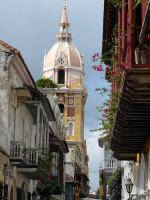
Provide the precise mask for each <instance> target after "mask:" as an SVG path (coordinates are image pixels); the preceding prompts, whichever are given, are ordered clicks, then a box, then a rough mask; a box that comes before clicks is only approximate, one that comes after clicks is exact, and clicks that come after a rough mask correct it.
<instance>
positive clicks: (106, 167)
mask: <svg viewBox="0 0 150 200" xmlns="http://www.w3.org/2000/svg"><path fill="white" fill-rule="evenodd" d="M99 146H100V147H101V148H103V152H104V153H103V166H102V168H101V169H100V170H99V183H100V187H99V195H100V199H102V200H104V199H107V198H108V197H109V193H108V180H109V178H110V177H111V176H112V173H113V172H114V170H115V169H117V167H120V163H119V161H118V160H117V159H115V158H114V157H113V152H112V150H111V149H110V144H109V142H108V141H107V139H106V135H103V136H101V137H100V138H99Z"/></svg>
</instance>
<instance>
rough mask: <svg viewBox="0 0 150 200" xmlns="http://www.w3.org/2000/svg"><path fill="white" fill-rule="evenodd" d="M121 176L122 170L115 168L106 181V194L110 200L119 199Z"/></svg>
mask: <svg viewBox="0 0 150 200" xmlns="http://www.w3.org/2000/svg"><path fill="white" fill-rule="evenodd" d="M121 175H122V169H121V168H117V169H116V170H115V171H114V173H113V174H112V176H111V177H110V178H109V180H108V192H109V195H110V198H109V199H110V200H120V199H121Z"/></svg>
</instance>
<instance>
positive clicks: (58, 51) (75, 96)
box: [43, 4, 89, 199]
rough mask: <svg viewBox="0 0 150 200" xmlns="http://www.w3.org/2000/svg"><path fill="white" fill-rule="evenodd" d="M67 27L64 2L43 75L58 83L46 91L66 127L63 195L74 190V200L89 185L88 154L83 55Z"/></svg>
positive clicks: (45, 60) (67, 21)
mask: <svg viewBox="0 0 150 200" xmlns="http://www.w3.org/2000/svg"><path fill="white" fill-rule="evenodd" d="M69 27H70V23H69V20H68V16H67V8H66V4H65V5H64V8H63V12H62V16H61V20H60V31H59V33H58V34H57V37H56V38H57V41H56V43H55V44H54V45H53V47H52V48H51V49H50V50H49V52H48V54H47V55H45V57H44V66H43V76H44V77H46V78H50V79H52V80H53V81H54V82H55V83H57V84H58V85H59V89H48V90H47V93H54V94H56V95H57V97H58V100H57V102H58V106H59V109H60V114H61V115H63V119H64V123H65V125H66V127H67V131H66V141H67V144H68V148H69V153H68V154H67V155H66V161H65V177H66V191H68V192H66V194H68V195H69V194H70V193H71V192H73V191H74V194H72V196H74V199H79V196H80V197H81V196H85V194H82V193H81V191H84V193H85V192H86V194H88V188H89V186H88V180H89V179H88V156H87V147H86V141H85V140H84V106H85V102H86V98H87V91H86V88H85V86H84V64H83V57H82V56H81V55H80V54H79V52H78V50H77V49H76V48H75V46H74V45H73V43H72V35H71V33H70V32H69ZM79 173H80V176H79ZM71 180H72V183H71V182H70V181H71ZM78 182H80V185H81V186H80V187H81V188H82V187H83V188H84V189H81V188H79V184H77V185H76V184H74V183H78ZM72 187H73V188H72ZM71 188H72V189H71ZM85 188H86V191H85ZM69 190H70V192H69ZM86 196H87V195H86ZM68 199H69V198H68Z"/></svg>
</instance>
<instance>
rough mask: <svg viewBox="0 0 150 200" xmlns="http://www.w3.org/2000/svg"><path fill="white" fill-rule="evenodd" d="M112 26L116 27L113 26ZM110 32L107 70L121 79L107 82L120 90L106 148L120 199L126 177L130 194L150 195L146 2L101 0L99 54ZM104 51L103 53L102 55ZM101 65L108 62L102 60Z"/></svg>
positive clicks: (149, 9)
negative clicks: (115, 166) (116, 163)
mask: <svg viewBox="0 0 150 200" xmlns="http://www.w3.org/2000/svg"><path fill="white" fill-rule="evenodd" d="M115 27H117V28H116V29H115ZM114 29H115V30H117V31H115V41H116V46H115V49H114V55H115V59H114V62H113V64H112V65H111V68H109V69H108V71H107V75H108V73H110V72H111V71H113V72H116V71H118V70H119V73H120V77H121V80H120V83H119V84H118V83H116V82H115V81H112V91H113V93H116V92H118V93H119V99H118V102H117V107H116V108H117V112H116V113H115V119H114V124H113V129H112V130H113V131H112V139H111V145H110V147H111V149H112V151H113V152H114V154H113V155H114V156H115V158H117V159H119V160H121V161H122V162H121V163H122V164H121V165H122V167H123V168H124V173H123V176H122V199H127V198H128V193H127V192H126V189H125V184H126V180H127V179H128V178H130V179H131V181H132V182H133V184H134V185H133V190H132V195H133V199H143V200H148V199H150V193H149V191H150V190H149V189H150V182H149V180H150V174H149V171H150V153H149V152H150V151H149V149H150V145H149V144H150V143H149V130H150V127H149V105H150V101H149V94H150V92H149V89H150V87H149V86H150V73H149V72H150V60H149V55H150V51H149V47H150V38H149V33H150V2H149V1H148V0H144V1H134V0H123V1H121V2H120V5H118V6H116V5H115V6H114V5H113V2H112V3H111V1H108V0H105V5H104V34H103V55H106V53H110V48H111V45H110V44H112V38H113V36H114ZM107 55H108V54H107ZM105 63H106V64H110V63H108V62H107V61H106V62H105Z"/></svg>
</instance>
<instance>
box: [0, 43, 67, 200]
mask: <svg viewBox="0 0 150 200" xmlns="http://www.w3.org/2000/svg"><path fill="white" fill-rule="evenodd" d="M0 95H1V98H0V135H1V140H0V155H1V159H0V199H8V200H31V199H32V200H33V199H35V200H36V199H39V198H40V197H41V198H42V197H44V196H45V193H46V192H45V191H47V193H48V194H47V198H48V196H50V195H53V194H54V195H55V194H57V195H58V194H59V195H62V191H61V190H62V188H65V184H64V178H65V176H64V170H63V169H64V154H65V153H67V152H68V148H67V145H66V143H65V137H64V136H65V129H64V125H63V123H62V118H60V116H59V113H60V112H59V110H58V112H57V110H56V108H57V105H56V104H52V103H51V101H49V100H48V98H46V96H44V95H43V94H42V93H41V92H40V91H39V90H38V89H37V88H36V85H35V82H34V80H33V78H32V76H31V74H30V72H29V70H28V68H27V66H26V64H25V62H24V60H23V58H22V56H21V54H20V52H19V51H18V50H17V49H15V48H13V47H11V46H10V45H9V44H7V43H5V42H3V41H0ZM58 122H59V123H58ZM54 127H57V128H59V130H55V129H54ZM60 136H61V140H60ZM47 163H48V166H47ZM58 166H59V168H58ZM47 183H48V184H49V185H48V187H47ZM50 185H52V186H53V190H52V186H50ZM54 186H55V187H54ZM62 199H63V198H62Z"/></svg>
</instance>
